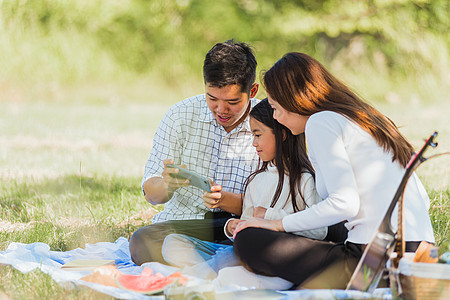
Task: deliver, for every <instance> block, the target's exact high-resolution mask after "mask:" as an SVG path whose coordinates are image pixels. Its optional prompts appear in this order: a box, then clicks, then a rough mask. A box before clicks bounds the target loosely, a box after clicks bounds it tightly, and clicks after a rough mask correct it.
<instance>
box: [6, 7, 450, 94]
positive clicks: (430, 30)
mask: <svg viewBox="0 0 450 300" xmlns="http://www.w3.org/2000/svg"><path fill="white" fill-rule="evenodd" d="M449 6H450V4H449V2H448V1H445V0H433V1H431V0H414V1H404V0H377V1H369V0H365V1H354V0H346V1H332V0H328V1H325V0H323V1H315V0H303V1H287V0H284V1H278V0H264V1H256V0H237V1H226V0H217V1H208V0H152V1H147V0H130V1H101V0H93V1H75V0H66V1H63V0H42V1H33V0H10V1H2V2H1V3H0V17H1V21H0V29H1V30H2V31H3V32H4V33H5V34H3V36H2V38H0V40H1V43H0V45H2V46H0V54H1V55H0V57H3V58H2V59H0V66H1V67H2V70H4V71H5V70H6V71H7V73H5V74H3V76H1V77H5V76H6V74H9V76H8V78H9V79H11V78H12V77H17V78H18V79H21V80H23V79H26V80H37V81H39V80H54V81H57V82H77V81H80V80H81V81H83V80H90V79H96V80H111V79H115V80H117V78H122V79H126V78H135V77H136V76H153V77H155V78H161V79H162V81H164V82H166V83H169V82H170V83H171V84H174V83H175V84H176V83H177V82H184V81H186V79H187V78H190V77H192V76H193V77H195V78H197V79H200V76H201V64H202V61H203V58H204V55H205V53H206V51H207V50H208V49H210V48H211V46H212V45H213V44H215V43H216V42H220V41H224V40H227V39H229V38H235V39H238V40H241V41H246V42H249V43H250V44H252V45H254V46H255V49H256V51H257V56H258V61H259V65H260V68H261V69H266V68H268V67H269V66H270V65H271V64H273V62H274V61H275V60H277V59H278V58H279V57H281V56H282V55H283V54H284V53H286V52H289V51H302V52H306V53H309V54H311V55H313V56H314V57H316V58H318V59H319V60H321V61H323V62H324V63H325V64H327V65H329V66H330V67H331V68H332V69H333V71H335V72H337V73H338V75H340V76H343V77H344V78H345V77H346V74H348V73H350V74H351V73H357V74H358V75H359V77H360V76H361V74H368V75H367V76H370V77H371V76H373V75H374V76H377V77H380V78H387V79H386V80H387V81H391V82H392V84H390V85H386V88H388V89H395V88H396V86H398V85H405V83H404V82H405V81H406V83H407V84H409V85H413V86H418V88H419V92H420V93H422V94H423V95H426V94H427V91H429V90H430V89H435V88H439V87H441V88H442V86H444V88H448V82H447V81H446V79H445V78H446V74H447V70H448V69H449V51H448V46H449V42H450V35H449V34H448V28H450V18H449V17H450V16H449V14H450V13H449V12H450V7H449ZM0 75H1V74H0ZM11 75H12V76H11ZM1 77H0V78H1ZM348 77H349V78H353V77H352V75H349V76H348ZM371 81H373V78H369V79H367V82H364V81H357V82H355V83H357V86H359V85H362V86H363V87H367V86H369V82H371ZM375 96H376V97H377V98H380V97H381V96H382V95H377V94H375Z"/></svg>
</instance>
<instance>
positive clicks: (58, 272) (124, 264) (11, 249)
mask: <svg viewBox="0 0 450 300" xmlns="http://www.w3.org/2000/svg"><path fill="white" fill-rule="evenodd" d="M75 259H107V260H114V261H115V264H116V267H117V269H118V270H119V271H120V272H122V273H125V274H136V275H137V274H140V273H141V272H142V269H143V268H144V267H149V268H151V269H153V271H154V272H155V273H156V272H160V273H162V274H163V275H165V276H168V275H170V274H172V273H174V272H176V271H178V269H177V268H174V267H170V266H166V265H163V264H160V263H155V262H152V263H146V264H143V265H142V266H137V265H135V264H134V263H133V262H132V261H131V257H130V252H129V249H128V240H127V239H126V238H123V237H120V238H119V239H117V240H116V241H115V242H114V243H109V242H100V243H96V244H86V246H85V248H84V249H82V248H77V249H74V250H70V251H66V252H61V251H51V250H50V247H49V246H48V245H47V244H45V243H32V244H23V243H11V244H10V245H9V246H8V248H7V249H6V251H0V264H5V265H11V266H12V267H14V268H15V269H17V270H19V271H21V272H23V273H28V272H31V271H33V270H36V269H40V270H41V271H42V272H44V273H46V274H49V275H50V276H51V277H52V278H53V279H54V280H55V281H56V282H58V283H59V284H61V285H63V286H66V287H68V288H71V287H75V286H77V285H78V286H86V287H89V288H92V289H94V290H97V291H99V292H102V293H105V294H108V295H111V296H113V297H116V298H119V299H155V300H156V299H158V300H159V299H164V296H146V295H142V294H139V293H135V292H131V291H126V290H122V289H119V288H115V287H110V286H104V285H101V284H97V283H91V282H86V281H84V280H80V278H82V277H84V276H86V275H87V274H89V273H90V272H91V271H67V270H64V269H61V266H62V265H63V264H65V263H67V262H69V261H72V260H75ZM189 277H190V278H192V277H191V276H189ZM192 279H194V281H195V280H198V281H197V282H198V283H200V284H201V282H202V280H201V279H196V278H192ZM233 292H235V293H239V295H238V294H236V296H238V297H239V298H242V296H244V294H242V293H245V291H244V289H241V290H239V288H236V287H216V295H217V296H219V295H220V293H222V294H223V295H224V298H226V297H225V295H226V294H227V293H228V294H229V293H233ZM280 293H282V294H281V297H280V294H278V296H274V295H271V296H269V298H270V299H289V300H290V299H299V298H301V299H349V298H352V299H369V298H374V297H375V298H379V299H392V296H391V293H390V292H389V289H378V290H376V291H375V294H368V293H362V292H358V291H344V290H301V291H281V292H280ZM216 298H219V299H220V296H219V297H216ZM236 298H237V297H236ZM259 298H260V299H263V298H264V299H268V298H265V297H259Z"/></svg>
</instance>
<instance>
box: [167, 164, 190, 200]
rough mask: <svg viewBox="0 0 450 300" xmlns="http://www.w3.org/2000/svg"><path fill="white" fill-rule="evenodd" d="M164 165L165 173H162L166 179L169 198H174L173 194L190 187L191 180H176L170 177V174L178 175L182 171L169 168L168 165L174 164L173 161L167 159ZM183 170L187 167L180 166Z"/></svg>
mask: <svg viewBox="0 0 450 300" xmlns="http://www.w3.org/2000/svg"><path fill="white" fill-rule="evenodd" d="M163 164H164V171H163V172H162V176H163V178H164V182H165V183H166V186H167V190H168V192H169V198H171V197H172V194H173V192H174V191H175V190H176V189H178V188H180V187H185V186H189V180H188V179H182V178H174V177H172V176H170V174H176V173H178V172H179V171H180V170H178V169H177V168H169V167H167V165H168V164H174V160H173V159H166V160H164V161H163ZM180 167H182V168H186V165H180Z"/></svg>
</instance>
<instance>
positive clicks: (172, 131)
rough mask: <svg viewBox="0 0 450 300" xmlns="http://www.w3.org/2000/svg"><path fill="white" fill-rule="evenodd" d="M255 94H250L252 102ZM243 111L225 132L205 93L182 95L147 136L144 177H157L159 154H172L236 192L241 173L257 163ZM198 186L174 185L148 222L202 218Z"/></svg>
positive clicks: (162, 156)
mask: <svg viewBox="0 0 450 300" xmlns="http://www.w3.org/2000/svg"><path fill="white" fill-rule="evenodd" d="M257 101H258V100H257V99H251V105H252V107H253V106H254V105H255V104H256V103H257ZM252 141H253V136H252V133H251V129H250V125H249V117H247V118H246V119H245V120H244V121H243V122H242V123H241V124H239V125H238V126H237V127H236V128H234V129H233V130H232V131H231V132H229V133H227V132H226V131H225V129H224V128H223V127H222V126H221V125H220V124H219V123H217V121H216V119H215V118H214V116H213V114H212V113H211V111H210V110H209V108H208V106H207V103H206V99H205V95H204V94H201V95H198V96H194V97H190V98H187V99H185V100H183V101H181V102H179V103H177V104H175V105H174V106H172V107H171V108H170V109H169V111H168V112H167V113H166V115H165V116H164V118H163V119H162V121H161V123H160V125H159V127H158V129H157V131H156V133H155V136H154V138H153V148H152V150H151V152H150V157H149V159H148V161H147V164H146V165H145V173H144V177H143V179H142V185H143V184H144V182H145V181H146V180H147V179H149V178H151V177H156V176H159V177H161V176H162V175H161V174H162V171H163V167H164V166H163V160H165V159H174V160H175V164H185V165H186V168H187V169H188V170H192V171H195V172H197V173H199V174H201V175H204V176H206V177H208V178H210V179H212V180H213V182H215V183H217V184H219V185H221V186H222V187H223V190H224V191H228V192H233V193H242V192H243V184H244V181H245V179H246V178H247V177H248V176H249V175H250V173H251V172H252V171H254V170H255V169H256V167H257V164H258V155H257V153H256V151H255V149H254V147H253V146H252ZM203 193H204V191H202V190H200V189H198V188H196V187H192V186H189V187H183V188H179V189H177V190H176V191H175V193H174V194H173V197H172V198H171V199H170V200H169V201H168V202H166V203H165V206H164V211H162V212H160V213H158V214H156V215H155V216H154V217H153V220H152V221H153V223H156V222H161V221H166V220H188V219H203V218H204V215H205V213H206V212H208V211H210V210H209V209H208V208H206V207H205V206H204V204H203V199H202V195H203Z"/></svg>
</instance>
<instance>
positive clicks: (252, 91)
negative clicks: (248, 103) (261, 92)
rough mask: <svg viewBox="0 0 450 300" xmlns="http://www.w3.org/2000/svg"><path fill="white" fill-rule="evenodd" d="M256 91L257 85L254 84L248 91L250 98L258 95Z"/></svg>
mask: <svg viewBox="0 0 450 300" xmlns="http://www.w3.org/2000/svg"><path fill="white" fill-rule="evenodd" d="M258 89H259V83H256V82H255V83H254V84H253V85H252V88H251V90H250V98H254V97H255V96H256V94H257V93H258Z"/></svg>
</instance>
